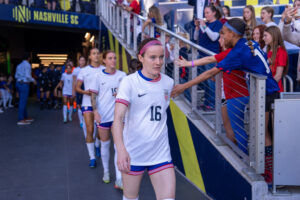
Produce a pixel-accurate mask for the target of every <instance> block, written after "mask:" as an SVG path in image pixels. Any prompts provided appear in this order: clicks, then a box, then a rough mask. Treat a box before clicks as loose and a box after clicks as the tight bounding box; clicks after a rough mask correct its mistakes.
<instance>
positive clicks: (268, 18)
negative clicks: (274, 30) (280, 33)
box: [260, 6, 277, 27]
mask: <svg viewBox="0 0 300 200" xmlns="http://www.w3.org/2000/svg"><path fill="white" fill-rule="evenodd" d="M273 15H274V10H273V8H272V7H270V6H265V7H263V8H262V9H261V12H260V18H261V20H262V22H263V23H265V25H266V26H267V27H269V26H277V24H276V23H275V22H274V20H273Z"/></svg>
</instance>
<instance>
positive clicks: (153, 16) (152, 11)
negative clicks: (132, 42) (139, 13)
mask: <svg viewBox="0 0 300 200" xmlns="http://www.w3.org/2000/svg"><path fill="white" fill-rule="evenodd" d="M150 23H153V24H157V25H160V26H162V25H163V21H162V17H161V15H160V11H159V9H158V8H157V7H156V6H151V7H150V8H149V14H148V19H147V20H146V21H145V22H144V24H143V26H142V33H143V34H146V33H145V28H146V27H148V30H149V34H148V35H147V36H148V37H153V35H151V36H150ZM154 37H155V38H159V37H160V31H159V30H158V29H157V28H155V27H154Z"/></svg>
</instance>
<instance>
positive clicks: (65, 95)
mask: <svg viewBox="0 0 300 200" xmlns="http://www.w3.org/2000/svg"><path fill="white" fill-rule="evenodd" d="M63 96H64V97H69V98H72V97H73V96H72V95H68V94H64V95H63Z"/></svg>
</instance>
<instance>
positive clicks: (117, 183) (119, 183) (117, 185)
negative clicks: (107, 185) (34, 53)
mask: <svg viewBox="0 0 300 200" xmlns="http://www.w3.org/2000/svg"><path fill="white" fill-rule="evenodd" d="M114 188H115V189H118V190H123V183H122V180H121V179H120V180H116V181H115V185H114Z"/></svg>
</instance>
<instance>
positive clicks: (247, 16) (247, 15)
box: [243, 5, 256, 31]
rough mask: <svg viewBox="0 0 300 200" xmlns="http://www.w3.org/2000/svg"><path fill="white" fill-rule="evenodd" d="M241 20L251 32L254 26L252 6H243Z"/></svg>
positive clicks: (254, 19)
mask: <svg viewBox="0 0 300 200" xmlns="http://www.w3.org/2000/svg"><path fill="white" fill-rule="evenodd" d="M243 20H244V22H245V23H246V24H247V26H248V27H249V28H250V30H251V31H253V29H254V27H255V26H256V18H255V9H254V7H253V6H251V5H248V6H245V8H244V11H243Z"/></svg>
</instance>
